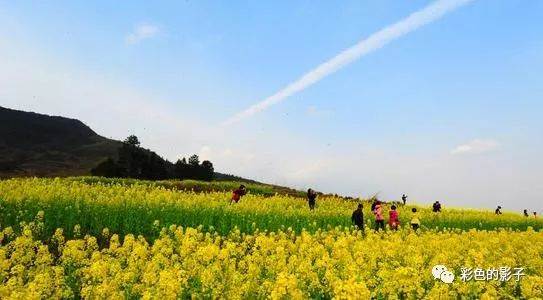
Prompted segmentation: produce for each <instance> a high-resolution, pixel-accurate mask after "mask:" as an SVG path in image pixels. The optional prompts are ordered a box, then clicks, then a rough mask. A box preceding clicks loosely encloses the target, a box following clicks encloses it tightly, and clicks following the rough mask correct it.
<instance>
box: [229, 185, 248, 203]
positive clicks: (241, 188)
mask: <svg viewBox="0 0 543 300" xmlns="http://www.w3.org/2000/svg"><path fill="white" fill-rule="evenodd" d="M245 194H247V189H246V188H245V186H244V185H243V184H242V185H240V186H239V188H238V189H236V190H234V191H233V192H232V200H231V201H230V203H238V202H239V200H240V199H241V197H242V196H244V195H245Z"/></svg>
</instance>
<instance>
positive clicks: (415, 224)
mask: <svg viewBox="0 0 543 300" xmlns="http://www.w3.org/2000/svg"><path fill="white" fill-rule="evenodd" d="M411 212H412V213H413V214H412V216H411V222H410V223H411V228H413V230H415V231H417V230H418V229H419V228H420V218H419V213H418V212H417V209H416V208H414V207H413V208H412V209H411Z"/></svg>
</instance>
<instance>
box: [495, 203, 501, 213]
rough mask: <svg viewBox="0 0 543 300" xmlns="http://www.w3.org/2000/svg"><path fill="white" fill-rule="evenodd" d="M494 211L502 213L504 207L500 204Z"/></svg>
mask: <svg viewBox="0 0 543 300" xmlns="http://www.w3.org/2000/svg"><path fill="white" fill-rule="evenodd" d="M494 213H495V214H497V215H501V214H502V207H501V206H499V205H498V207H497V208H496V210H495V211H494Z"/></svg>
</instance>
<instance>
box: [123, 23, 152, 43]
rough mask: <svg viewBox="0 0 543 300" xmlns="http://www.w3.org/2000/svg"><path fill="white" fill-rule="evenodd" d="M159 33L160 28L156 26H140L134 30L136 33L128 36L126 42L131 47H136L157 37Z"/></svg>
mask: <svg viewBox="0 0 543 300" xmlns="http://www.w3.org/2000/svg"><path fill="white" fill-rule="evenodd" d="M159 32H160V28H159V27H158V26H156V25H152V24H140V25H138V26H136V27H135V28H134V31H132V32H131V33H129V34H128V35H127V36H126V38H125V42H126V43H127V44H129V45H134V44H137V43H139V42H141V41H143V40H146V39H149V38H152V37H154V36H156V35H157V34H158V33H159Z"/></svg>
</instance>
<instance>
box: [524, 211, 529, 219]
mask: <svg viewBox="0 0 543 300" xmlns="http://www.w3.org/2000/svg"><path fill="white" fill-rule="evenodd" d="M524 216H525V217H526V218H528V217H529V215H528V210H527V209H525V210H524Z"/></svg>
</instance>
